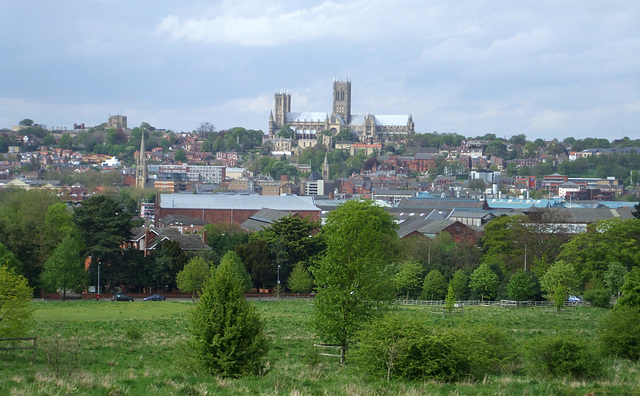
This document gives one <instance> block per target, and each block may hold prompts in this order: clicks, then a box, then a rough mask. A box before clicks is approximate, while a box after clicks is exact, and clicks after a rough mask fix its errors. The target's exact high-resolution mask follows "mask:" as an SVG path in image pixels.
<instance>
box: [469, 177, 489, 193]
mask: <svg viewBox="0 0 640 396" xmlns="http://www.w3.org/2000/svg"><path fill="white" fill-rule="evenodd" d="M486 186H487V184H486V183H485V181H484V180H482V179H471V180H469V188H470V189H471V190H480V191H484V189H485V187H486Z"/></svg>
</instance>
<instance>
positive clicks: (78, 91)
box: [0, 0, 640, 140]
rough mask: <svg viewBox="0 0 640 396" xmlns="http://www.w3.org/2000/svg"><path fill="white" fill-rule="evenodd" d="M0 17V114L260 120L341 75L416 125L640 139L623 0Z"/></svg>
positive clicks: (110, 5)
mask: <svg viewBox="0 0 640 396" xmlns="http://www.w3.org/2000/svg"><path fill="white" fill-rule="evenodd" d="M0 32H1V34H2V39H1V40H0V59H1V60H0V128H10V127H11V126H12V125H15V124H17V123H18V122H19V121H20V120H23V119H25V118H29V119H32V120H34V121H35V122H36V123H39V124H44V125H47V126H48V127H50V128H51V127H56V128H57V127H68V128H71V127H72V126H73V124H74V123H77V124H80V123H84V124H85V125H87V126H94V125H98V124H101V123H103V122H106V121H107V119H108V117H109V115H116V114H121V115H126V116H127V118H128V124H129V127H130V128H131V127H135V126H139V125H140V124H141V123H142V122H148V123H149V124H151V125H152V126H154V127H156V128H164V129H171V130H173V131H176V132H180V131H191V130H195V129H197V128H198V127H199V126H200V125H201V124H202V123H204V122H210V123H212V124H213V125H214V126H215V127H216V129H217V130H223V129H228V128H232V127H236V126H240V127H244V128H248V129H260V130H263V131H267V130H268V117H269V113H270V112H271V111H272V110H273V106H274V99H273V95H274V93H275V92H276V91H288V92H290V93H291V98H292V99H291V101H292V104H291V107H292V111H294V112H304V111H314V112H327V113H330V112H331V106H332V84H333V81H334V80H336V79H337V80H347V79H349V80H350V81H351V85H352V88H351V89H352V113H353V114H379V115H382V114H385V115H391V114H411V115H412V116H413V120H414V122H415V128H416V131H417V132H421V133H425V132H434V131H435V132H439V133H458V134H461V135H464V136H469V137H474V136H482V135H485V134H487V133H492V134H495V135H496V136H497V137H505V138H509V137H511V136H513V135H516V134H525V135H526V136H527V139H529V140H535V139H537V138H542V139H545V140H551V139H553V138H559V139H560V140H562V139H564V138H566V137H569V136H571V137H575V138H576V139H581V138H586V137H598V138H607V139H609V140H613V139H618V138H622V137H629V138H631V139H639V138H640V2H639V1H636V0H628V1H616V0H610V1H601V0H579V1H578V0H576V1H571V0H562V1H558V0H536V1H521V0H509V1H495V0H403V1H394V0H346V1H338V0H334V1H322V0H317V1H316V0H269V1H262V0H261V1H257V0H256V1H252V0H249V1H244V0H230V1H226V0H225V1H193V0H182V1H169V0H154V1H140V0H63V1H51V0H0Z"/></svg>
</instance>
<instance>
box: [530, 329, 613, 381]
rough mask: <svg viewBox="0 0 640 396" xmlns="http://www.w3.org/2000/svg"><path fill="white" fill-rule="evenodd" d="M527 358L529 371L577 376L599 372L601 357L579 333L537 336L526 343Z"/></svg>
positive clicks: (552, 375) (554, 375)
mask: <svg viewBox="0 0 640 396" xmlns="http://www.w3.org/2000/svg"><path fill="white" fill-rule="evenodd" d="M528 358H529V364H530V366H531V371H532V373H537V374H543V375H547V376H550V377H560V378H576V379H585V378H595V377H599V376H600V375H602V357H601V356H600V355H599V354H598V351H597V348H595V347H594V346H593V345H592V344H591V343H590V342H589V341H588V340H587V339H586V338H584V337H582V336H576V335H558V336H555V337H550V338H549V337H537V338H536V339H534V340H533V341H532V342H531V343H530V344H529V348H528Z"/></svg>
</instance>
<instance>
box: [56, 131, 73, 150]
mask: <svg viewBox="0 0 640 396" xmlns="http://www.w3.org/2000/svg"><path fill="white" fill-rule="evenodd" d="M58 146H60V148H61V149H65V150H69V149H71V147H72V146H73V138H72V137H71V135H70V134H68V133H63V134H62V136H60V140H59V141H58Z"/></svg>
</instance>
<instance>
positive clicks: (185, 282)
mask: <svg viewBox="0 0 640 396" xmlns="http://www.w3.org/2000/svg"><path fill="white" fill-rule="evenodd" d="M209 275H210V269H209V263H207V261H206V260H205V259H203V258H202V257H197V256H196V257H193V258H191V259H190V260H189V261H188V262H187V264H186V265H185V266H184V268H183V269H182V271H180V272H178V274H177V275H176V284H177V286H178V289H180V290H182V291H186V292H190V293H191V299H192V300H194V297H195V295H196V291H198V290H202V286H204V282H205V281H206V280H207V278H209Z"/></svg>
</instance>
